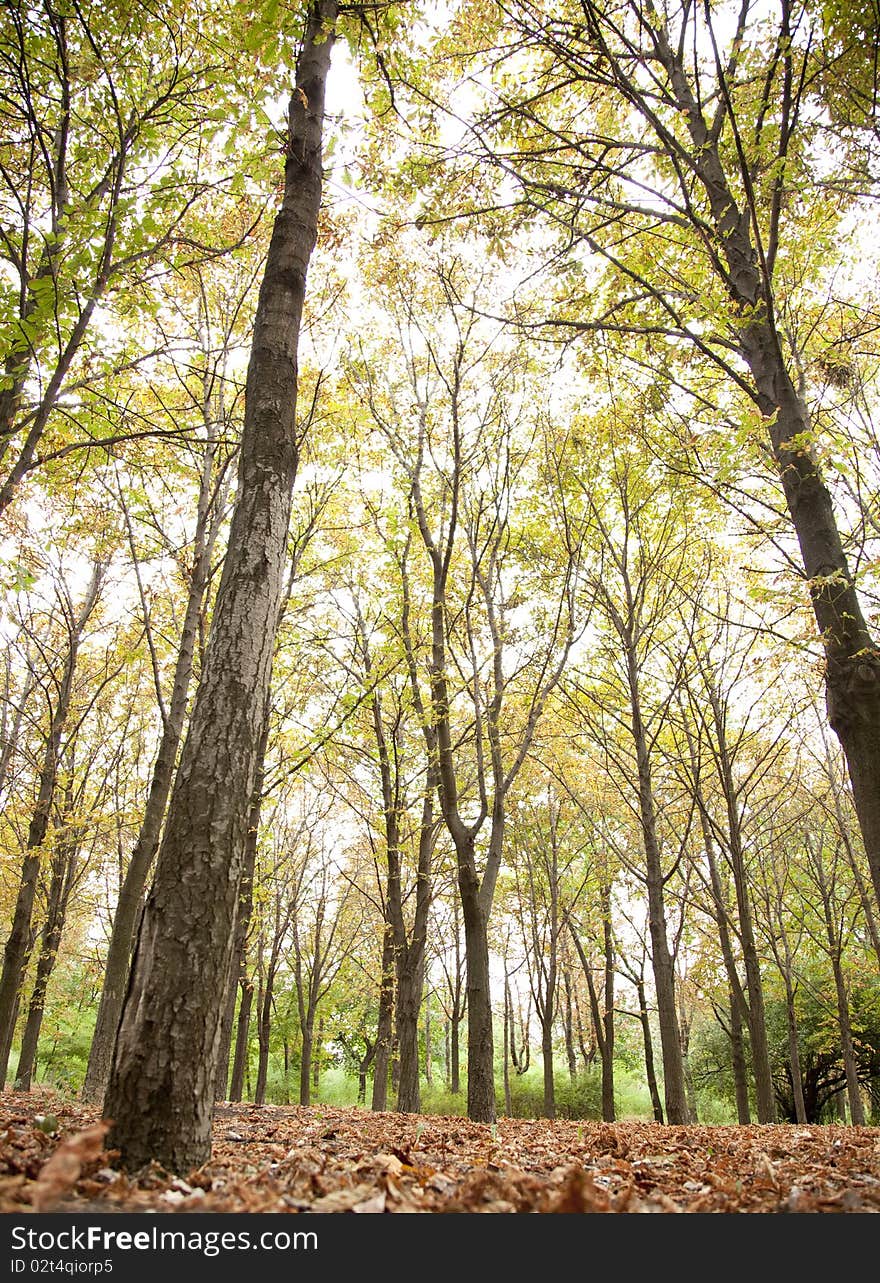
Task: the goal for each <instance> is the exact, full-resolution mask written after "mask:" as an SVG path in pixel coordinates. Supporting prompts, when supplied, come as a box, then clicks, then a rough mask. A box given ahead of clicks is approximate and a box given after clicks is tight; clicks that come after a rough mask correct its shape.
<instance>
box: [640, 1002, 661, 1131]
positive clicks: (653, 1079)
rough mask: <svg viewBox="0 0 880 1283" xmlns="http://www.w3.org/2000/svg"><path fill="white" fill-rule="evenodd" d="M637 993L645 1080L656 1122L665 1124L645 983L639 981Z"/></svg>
mask: <svg viewBox="0 0 880 1283" xmlns="http://www.w3.org/2000/svg"><path fill="white" fill-rule="evenodd" d="M636 993H637V994H638V999H639V1021H640V1022H641V1026H642V1042H643V1045H644V1048H645V1078H646V1079H647V1083H648V1091H649V1092H650V1093H651V1106H652V1108H653V1110H654V1118H655V1120H656V1122H658V1123H662V1122H663V1105H662V1103H661V1100H660V1090H659V1088H658V1086H657V1074H656V1071H655V1069H654V1040H653V1038H652V1037H651V1021H650V1018H649V1015H648V1000H647V998H646V996H645V982H644V981H643V980H639V981H638V983H637V985H636Z"/></svg>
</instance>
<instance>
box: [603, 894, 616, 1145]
mask: <svg viewBox="0 0 880 1283" xmlns="http://www.w3.org/2000/svg"><path fill="white" fill-rule="evenodd" d="M601 898H602V943H603V946H604V948H603V953H604V957H605V983H604V987H603V993H602V1005H603V1010H602V1026H603V1035H604V1037H603V1041H604V1050H603V1052H602V1118H603V1120H604V1121H605V1122H606V1123H613V1122H614V1119H615V1117H616V1114H615V1110H614V932H613V930H612V925H611V888H610V886H609V885H608V884H607V883H606V884H603V886H602V893H601Z"/></svg>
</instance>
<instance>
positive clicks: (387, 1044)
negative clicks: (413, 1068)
mask: <svg viewBox="0 0 880 1283" xmlns="http://www.w3.org/2000/svg"><path fill="white" fill-rule="evenodd" d="M393 1022H394V932H393V929H392V927H391V924H390V923H389V922H386V923H385V927H384V930H383V933H382V976H381V979H380V981H379V1016H378V1019H377V1021H376V1055H375V1059H374V1061H373V1096H372V1100H371V1102H370V1108H371V1109H373V1110H376V1111H381V1110H384V1109H387V1108H388V1075H389V1071H390V1068H391V1038H392V1029H393Z"/></svg>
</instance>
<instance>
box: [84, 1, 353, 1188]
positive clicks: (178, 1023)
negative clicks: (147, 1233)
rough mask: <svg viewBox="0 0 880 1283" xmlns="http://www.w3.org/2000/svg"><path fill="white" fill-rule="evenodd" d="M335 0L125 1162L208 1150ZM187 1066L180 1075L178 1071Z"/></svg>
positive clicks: (311, 87)
mask: <svg viewBox="0 0 880 1283" xmlns="http://www.w3.org/2000/svg"><path fill="white" fill-rule="evenodd" d="M336 14H337V4H336V0H316V2H315V3H313V4H311V5H310V6H309V10H308V15H307V26H306V33H305V37H304V40H303V45H302V48H301V51H300V55H299V58H298V61H297V67H296V89H295V91H294V93H293V94H292V96H291V100H290V118H289V121H290V123H289V133H288V145H287V156H286V161H285V176H284V195H283V198H282V205H281V210H280V212H279V214H278V216H277V218H276V220H275V226H274V228H273V232H272V238H271V241H270V245H269V251H268V255H267V260H266V268H265V273H264V277H263V282H262V285H261V288H260V296H259V300H258V303H257V314H256V319H255V326H254V338H253V344H252V348H251V357H250V363H249V366H248V374H247V384H246V404H245V419H244V429H243V435H242V445H241V454H240V460H239V473H238V491H237V495H236V502H235V509H234V512H233V517H232V525H231V530H230V538H229V549H228V552H227V555H226V559H225V562H224V567H223V575H222V578H221V582H220V587H219V590H218V594H217V601H216V605H215V609H214V616H213V621H212V626H211V635H210V639H209V642H208V647H207V651H206V655H205V662H204V667H203V672H202V679H201V682H200V685H199V689H198V692H197V694H196V699H195V704H194V707H193V711H192V716H191V719H190V728H189V733H188V735H187V738H186V741H185V743H184V746H183V751H182V754H181V760H180V765H179V767H178V772H177V778H176V782H175V786H174V792H173V794H172V798H171V804H170V807H169V811H168V818H167V821H166V825H165V832H164V835H163V839H162V843H161V846H160V850H159V855H158V860H157V865H156V875H155V880H154V883H153V888H152V891H151V892H150V895H149V898H148V901H147V906H146V911H145V913H144V918H143V921H142V925H141V929H140V932H139V936H138V942H137V945H136V948H135V955H134V960H133V963H132V970H131V977H130V981H129V987H128V993H127V996H126V1001H125V1004H124V1007H123V1013H122V1019H121V1022H120V1027H119V1034H118V1037H117V1042H116V1050H115V1056H114V1062H113V1068H112V1070H111V1075H110V1082H109V1086H108V1090H107V1095H106V1098H105V1103H104V1110H105V1116H106V1117H108V1118H110V1119H112V1120H113V1126H112V1131H111V1134H110V1137H109V1140H108V1143H109V1144H110V1145H112V1146H113V1147H114V1148H117V1149H119V1151H120V1159H121V1162H122V1164H123V1166H124V1167H126V1168H128V1169H136V1168H138V1167H140V1166H142V1165H143V1164H144V1163H146V1162H149V1161H150V1160H152V1159H155V1160H157V1161H158V1162H160V1163H161V1164H162V1165H163V1166H164V1167H166V1168H167V1169H168V1170H170V1171H184V1172H185V1171H188V1170H190V1169H191V1168H193V1167H197V1166H200V1165H201V1164H202V1163H204V1162H205V1160H206V1159H207V1158H208V1156H209V1154H210V1150H211V1120H212V1114H213V1097H214V1078H215V1073H216V1066H217V1059H218V1053H219V1030H220V1016H221V1012H222V1006H223V1003H224V1001H225V997H226V986H227V981H228V975H229V966H230V958H231V952H232V936H233V932H234V925H235V916H236V910H237V903H238V895H239V885H240V882H241V877H242V871H243V867H244V852H245V846H246V838H247V822H248V817H249V813H250V805H251V799H252V797H253V792H254V785H255V780H256V770H257V749H258V743H259V735H260V730H261V726H262V714H263V711H264V709H265V706H266V700H267V694H268V689H269V681H270V676H271V662H272V657H273V649H274V633H273V629H274V626H275V623H276V620H277V616H278V608H279V603H280V600H281V592H282V573H283V566H284V559H285V554H286V545H287V533H288V526H289V520H290V505H291V491H292V487H293V481H294V477H295V473H296V465H297V459H298V446H297V440H296V388H297V347H298V340H299V330H300V322H301V319H302V309H303V299H304V295H305V283H306V272H307V269H308V263H309V259H310V257H311V253H312V250H313V248H314V245H315V241H316V238H317V220H318V211H319V208H320V204H321V188H322V169H321V144H322V133H323V115H324V91H325V85H326V79H327V73H328V70H329V65H330V51H331V48H332V44H333V29H334V26H335V20H336ZM183 1066H188V1067H190V1070H191V1072H182V1067H183Z"/></svg>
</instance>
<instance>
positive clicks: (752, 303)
mask: <svg viewBox="0 0 880 1283" xmlns="http://www.w3.org/2000/svg"><path fill="white" fill-rule="evenodd" d="M654 48H655V51H656V54H657V57H658V58H659V60H660V61H661V63H662V64H663V67H664V69H665V70H666V73H667V76H668V79H669V84H670V88H671V90H672V93H673V96H674V98H675V99H676V101H677V106H678V108H679V110H680V112H681V113H682V117H683V119H684V120H685V122H686V124H687V128H688V131H689V134H690V137H691V140H692V142H693V144H694V151H693V154H692V157H691V158H690V159H691V162H692V163H693V165H694V168H695V170H696V173H697V175H698V177H699V179H700V181H701V183H702V186H703V189H704V191H705V193H706V197H707V199H708V202H709V208H710V211H711V218H712V222H713V224H714V233H715V236H714V238H713V239H714V240H715V241H716V243H717V247H718V248H717V250H715V249H713V251H712V253H713V261H714V264H715V267H716V270H719V269H720V264H721V257H720V256H721V255H723V260H724V263H725V265H726V270H723V269H720V270H719V274H720V275H721V276H722V278H723V279H724V281H725V285H726V287H727V289H728V291H729V293H730V296H731V299H732V301H733V304H734V307H735V308H736V309H737V311H738V313H739V316H740V318H741V319H740V324H739V346H740V349H741V352H742V356H743V358H744V359H745V362H746V364H747V365H748V368H749V371H750V373H751V376H752V381H753V384H754V394H755V401H756V404H757V406H758V409H759V410H760V412H761V415H762V417H763V420H764V422H765V423H766V425H767V430H768V433H769V437H770V445H771V447H772V450H773V455H774V458H775V461H776V466H777V469H778V472H779V476H780V479H781V481H782V488H783V492H784V494H785V502H786V507H787V509H788V512H789V516H790V517H791V522H792V525H793V527H794V531H795V535H796V537H797V541H798V545H799V548H800V553H801V561H802V565H803V569H804V573H805V576H806V580H807V584H808V586H809V590H810V599H811V602H812V607H813V614H814V616H815V619H816V624H817V626H818V631H819V636H820V638H821V640H822V645H823V648H824V652H825V694H826V704H827V710H828V720H829V723H830V725H831V727H832V729H833V730H834V732H835V734H836V735H837V737H838V739H839V740H840V743H841V746H842V748H843V752H844V756H845V757H846V762H847V768H848V771H849V777H850V782H851V784H852V790H853V800H854V802H855V809H856V815H857V816H858V820H859V827H860V829H861V832H862V838H863V841H864V845H865V852H866V854H867V857H868V864H869V867H870V870H871V877H872V880H873V883H874V894H875V895H876V897H877V899H878V901H880V654H878V650H877V645H876V643H875V641H874V639H873V637H872V636H871V633H870V631H869V629H868V625H867V623H866V621H865V617H864V614H863V611H862V606H861V602H860V600H859V596H858V593H857V591H856V585H855V580H854V578H853V576H852V573H851V572H850V569H849V564H848V562H847V558H846V554H845V552H844V549H843V544H842V541H841V537H840V532H839V530H838V527H837V520H836V517H835V513H834V506H833V503H832V499H831V495H830V492H829V490H828V488H827V486H826V485H825V482H824V480H823V478H822V473H821V469H820V466H819V463H818V461H817V459H816V457H815V455H814V453H813V451H812V449H811V447H810V445H809V442H810V440H811V438H812V424H811V422H810V415H809V411H808V409H807V406H806V404H805V403H804V400H803V398H802V397H801V396H800V394H799V392H798V390H797V387H796V386H795V383H794V381H793V379H792V375H791V373H790V371H789V368H788V364H787V362H786V358H785V356H784V354H783V348H782V340H781V338H780V333H779V330H778V329H777V324H776V315H775V312H776V307H775V299H774V296H773V283H772V276H771V274H770V269H769V268H768V267H767V265H766V263H764V262H763V261H761V262H759V258H758V254H757V253H756V250H755V245H754V232H753V229H752V225H751V220H750V217H749V213H748V211H747V209H740V207H739V205H738V203H737V200H736V198H735V195H734V192H733V190H732V187H731V184H730V182H729V180H728V177H727V173H726V171H725V167H724V161H723V160H722V156H721V151H720V147H719V142H718V138H717V137H715V136H714V135H713V134H712V133H711V132H710V129H709V126H708V125H707V124H706V121H705V119H704V117H703V113H702V110H701V108H700V104H699V102H698V101H697V98H696V97H695V94H694V91H693V89H692V86H691V84H690V83H689V81H688V78H687V75H686V73H685V71H684V68H683V66H682V63H681V60H680V55H679V54H678V53H677V52H676V51H675V50H674V49H673V47H672V44H671V43H670V41H669V38H668V35H667V33H666V31H665V29H663V28H661V27H658V28H657V31H656V40H655V41H654ZM707 243H708V242H707Z"/></svg>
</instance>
